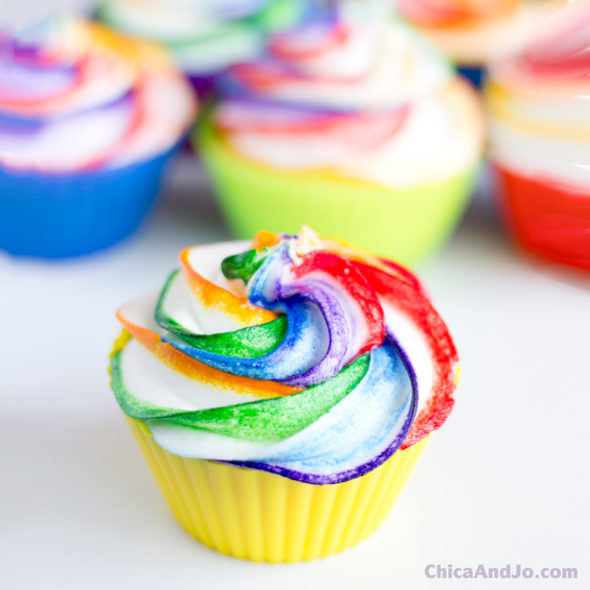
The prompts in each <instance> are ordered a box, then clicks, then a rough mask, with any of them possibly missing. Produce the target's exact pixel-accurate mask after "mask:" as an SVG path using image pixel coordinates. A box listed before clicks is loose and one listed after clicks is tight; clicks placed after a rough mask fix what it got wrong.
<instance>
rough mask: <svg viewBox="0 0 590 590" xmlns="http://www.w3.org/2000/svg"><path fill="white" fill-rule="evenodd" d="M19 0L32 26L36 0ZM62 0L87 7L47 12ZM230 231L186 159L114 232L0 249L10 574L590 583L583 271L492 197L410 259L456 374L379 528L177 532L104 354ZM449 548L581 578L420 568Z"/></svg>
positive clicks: (227, 582) (283, 581)
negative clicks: (443, 240) (56, 249)
mask: <svg viewBox="0 0 590 590" xmlns="http://www.w3.org/2000/svg"><path fill="white" fill-rule="evenodd" d="M0 1H1V2H2V9H1V10H4V3H5V2H6V0H0ZM11 2H12V0H8V6H9V10H8V15H9V17H11V19H12V21H18V20H19V19H21V21H22V18H23V15H24V14H25V12H26V10H25V9H24V8H27V4H26V3H24V8H23V9H22V10H21V8H20V7H19V6H17V4H20V5H22V4H23V2H21V3H17V2H13V3H12V4H11ZM29 4H31V6H32V3H31V2H29ZM67 4H70V5H75V4H78V5H80V4H83V3H82V2H75V1H73V0H70V1H69V2H68V1H67V0H61V2H60V1H55V2H48V3H46V4H45V3H44V8H43V10H46V9H47V7H48V6H49V5H53V6H56V5H67ZM31 6H28V9H29V12H31V11H32V8H31ZM11 11H12V12H11ZM33 12H34V11H33ZM5 18H6V17H5V14H3V13H2V12H0V20H1V19H5ZM27 18H28V17H27ZM9 20H10V19H9ZM229 237H230V234H229V232H228V230H227V228H226V226H225V225H224V223H223V221H222V219H221V217H220V214H219V211H218V209H217V207H216V205H215V201H214V199H213V198H212V196H211V194H210V193H209V191H208V189H207V188H206V185H205V184H204V183H203V180H202V177H201V176H200V175H199V174H198V173H197V171H196V169H195V168H194V166H193V165H192V164H191V162H190V161H184V162H182V163H179V164H178V165H177V167H176V170H175V171H174V179H173V181H172V184H171V185H170V186H169V188H168V190H167V191H166V194H165V195H164V198H163V200H162V203H161V206H160V207H159V208H158V210H157V211H156V214H155V215H154V216H153V217H152V218H151V219H150V221H149V222H148V223H147V224H146V225H145V226H144V228H143V229H142V231H140V232H139V233H138V234H137V235H136V236H135V237H133V238H132V239H130V240H128V241H126V242H125V243H123V244H121V245H120V246H118V247H116V248H113V249H111V250H108V251H106V252H104V253H101V254H97V255H94V256H90V257H86V258H80V259H78V260H72V261H67V262H52V263H47V262H40V261H34V260H27V259H17V258H12V257H9V256H6V255H5V254H2V253H0V309H2V337H1V339H0V373H1V375H0V377H1V379H0V401H1V404H2V405H1V409H0V417H1V422H0V424H1V427H0V459H1V465H2V470H1V471H0V473H1V476H0V588H6V589H12V588H15V589H38V588H58V589H60V590H61V589H63V590H66V589H77V590H79V589H83V590H86V589H95V588H96V589H106V588H112V589H119V588H125V589H126V588H133V589H134V588H141V589H142V590H151V589H160V588H166V589H172V590H184V589H188V588H190V589H195V588H203V589H208V588H216V589H225V588H240V589H243V590H247V589H266V588H277V587H278V588H280V589H281V590H288V589H291V588H293V589H295V588H297V589H300V588H302V587H303V588H309V589H310V590H311V589H315V588H326V587H329V586H330V585H331V586H334V587H336V586H337V587H339V588H344V589H347V588H359V587H362V588H366V589H373V588H376V589H381V588H383V589H387V590H391V589H397V588H400V589H401V588H403V589H412V590H413V589H421V588H425V589H436V588H470V589H471V588H477V587H479V586H480V585H481V587H482V588H484V587H494V588H506V589H509V588H535V589H536V588H542V589H544V588H551V589H553V588H560V589H561V588H563V589H569V588H572V589H573V588H588V587H590V581H589V580H590V573H589V568H590V563H589V562H590V559H589V556H590V534H589V531H590V510H589V507H588V501H589V496H590V471H589V464H590V461H589V460H590V452H589V449H590V428H589V419H588V417H589V416H590V379H589V372H590V335H589V327H590V275H584V274H582V273H579V274H578V273H575V272H568V271H564V270H561V269H556V268H555V267H552V266H549V265H545V264H542V263H537V262H532V261H530V260H528V259H526V258H524V257H522V256H520V255H519V254H518V253H517V252H515V250H514V249H513V248H512V247H511V245H510V243H509V242H508V241H507V240H506V238H505V237H504V236H503V233H502V231H501V228H500V227H499V225H498V223H497V221H496V219H495V217H494V214H493V211H492V209H491V207H490V205H489V195H485V194H482V195H479V197H478V198H477V199H476V200H475V201H474V203H473V204H472V206H471V207H470V209H469V211H468V213H467V215H466V217H465V219H464V220H463V222H462V224H461V225H460V227H459V229H458V231H457V232H456V233H455V235H454V236H453V238H452V239H451V241H450V242H449V243H448V244H447V246H446V247H445V248H444V249H443V250H442V251H441V252H439V254H438V255H437V256H436V257H434V258H432V259H431V260H429V261H427V262H425V263H423V264H422V265H420V266H419V267H418V269H417V270H418V274H419V275H420V276H421V278H422V279H423V281H424V283H425V284H426V286H427V288H428V289H429V291H430V292H431V294H432V296H433V299H434V301H435V303H436V305H437V307H438V309H439V310H440V312H441V313H442V315H443V316H444V318H445V319H446V320H447V322H448V324H449V326H450V328H451V330H452V333H453V335H454V337H455V339H456V343H457V345H458V348H459V351H460V355H461V358H462V366H463V371H462V379H461V385H460V388H459V390H458V392H457V396H456V397H457V404H456V407H455V409H454V411H453V413H452V415H451V417H450V419H449V420H448V423H447V424H446V425H445V427H444V428H443V429H442V430H440V431H439V432H438V433H436V434H435V435H434V436H433V437H432V438H433V440H432V442H431V444H430V446H429V447H427V449H426V451H425V453H424V456H423V457H422V459H421V460H420V462H419V463H418V465H417V467H416V470H415V472H414V473H413V474H412V477H411V478H410V480H409V482H408V484H407V486H406V487H405V489H404V490H403V492H402V495H401V496H400V498H399V500H398V502H397V504H396V506H395V507H394V510H393V511H392V512H391V514H390V515H389V516H388V518H387V519H386V521H385V522H384V524H383V525H382V527H381V528H380V529H379V530H378V531H377V532H376V533H375V534H374V535H373V536H371V537H370V538H369V539H368V540H367V541H364V542H363V543H361V544H360V545H358V546H357V547H355V548H352V549H350V550H348V551H346V552H344V553H342V554H340V555H335V556H332V557H330V558H328V559H324V560H319V561H315V562H311V563H303V564H295V565H267V564H253V563H250V562H245V561H240V560H236V559H232V558H229V557H225V556H222V555H219V554H217V553H215V552H214V551H211V550H209V549H207V548H205V547H204V546H202V545H200V544H199V543H197V542H196V541H194V540H193V539H192V538H191V537H189V536H188V535H187V534H186V533H184V532H183V530H182V529H181V528H180V526H178V525H177V523H176V522H175V521H174V519H173V517H172V515H171V513H170V512H169V510H168V508H167V506H166V505H165V503H164V500H163V498H162V496H161V494H160V492H159V490H158V489H157V487H156V483H155V480H154V479H153V477H152V475H151V473H150V472H149V469H148V467H147V465H146V464H145V462H144V460H143V458H142V456H141V455H140V452H139V449H138V448H137V447H136V443H135V442H134V440H133V438H132V435H131V433H130V432H129V431H128V428H127V426H126V424H125V421H124V419H123V417H122V415H121V412H120V410H119V409H118V406H117V404H116V402H115V401H114V398H113V396H112V394H111V392H110V390H109V385H108V377H107V373H106V367H107V355H108V353H109V350H110V347H111V342H112V340H113V338H114V337H115V336H116V335H117V334H118V331H119V326H118V325H117V322H116V320H115V318H114V312H115V310H116V308H117V307H118V306H119V305H120V304H121V303H122V302H124V301H126V300H127V299H129V298H131V297H133V296H135V295H138V294H141V293H144V292H146V291H148V290H153V289H155V288H158V287H159V286H161V284H162V281H163V279H164V277H165V276H166V275H167V273H168V271H169V270H170V269H171V268H173V267H174V266H175V264H176V263H177V262H176V260H177V259H176V255H177V253H178V251H179V250H180V249H182V248H183V247H185V246H187V245H189V244H193V243H201V242H209V241H216V240H220V239H227V238H229ZM438 563H440V564H442V565H444V566H446V565H448V564H453V566H456V567H473V568H475V567H477V565H478V564H480V563H481V564H484V565H485V566H486V567H502V566H504V565H505V564H507V563H509V564H511V565H512V566H514V565H516V564H521V566H522V567H531V568H533V569H534V570H535V572H539V571H540V569H541V568H543V567H560V568H561V567H576V568H577V569H578V579H577V580H557V581H552V580H540V579H535V578H533V579H532V580H523V579H518V580H495V581H494V580H476V581H473V582H466V581H461V580H451V581H449V580H431V579H428V578H427V577H426V576H425V571H424V570H425V567H426V566H427V565H428V564H438Z"/></svg>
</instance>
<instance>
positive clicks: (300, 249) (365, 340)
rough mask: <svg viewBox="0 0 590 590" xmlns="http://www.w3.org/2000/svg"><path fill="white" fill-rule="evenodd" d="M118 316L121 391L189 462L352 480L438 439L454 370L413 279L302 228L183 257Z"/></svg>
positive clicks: (115, 360) (451, 353)
mask: <svg viewBox="0 0 590 590" xmlns="http://www.w3.org/2000/svg"><path fill="white" fill-rule="evenodd" d="M180 260H181V263H182V269H181V270H176V271H174V272H173V273H172V274H171V275H170V277H169V278H168V280H167V282H166V284H165V286H164V288H163V289H162V291H161V292H160V294H159V295H158V294H155V295H153V296H147V297H143V298H140V299H138V300H136V301H134V302H131V303H129V304H127V305H125V306H123V307H122V308H121V309H120V310H119V312H118V318H119V320H120V321H121V323H122V324H123V326H124V328H125V330H126V331H125V332H124V335H123V336H122V340H121V341H120V342H119V345H118V346H117V347H116V352H115V353H114V354H113V356H112V359H111V370H112V386H113V390H114V392H115V396H116V398H117V401H118V403H119V404H120V406H121V408H122V409H123V411H124V412H125V413H126V414H127V415H128V416H130V417H132V418H135V419H138V420H141V421H143V423H144V424H145V426H146V427H147V428H148V429H149V431H150V432H151V435H152V436H153V438H154V439H155V441H156V442H157V443H158V444H159V445H160V446H161V447H163V448H164V449H166V450H168V451H170V452H171V453H173V454H176V455H179V456H183V457H194V458H202V459H211V460H215V461H221V462H229V463H231V464H234V465H239V466H243V467H248V468H251V469H257V470H263V471H268V472H272V473H277V474H280V475H283V476H285V477H287V478H290V479H294V480H298V481H302V482H306V483H312V484H327V483H338V482H344V481H347V480H350V479H353V478H355V477H359V476H361V475H363V474H364V473H367V472H369V471H371V470H372V469H374V468H376V467H377V466H378V465H380V464H381V463H383V462H384V461H386V460H387V459H388V458H389V457H390V456H391V455H392V454H393V453H395V452H396V451H398V449H403V448H406V447H409V446H411V445H413V444H414V443H416V442H417V441H418V440H420V439H422V438H423V437H425V436H426V435H427V434H428V433H429V432H431V431H432V430H433V429H436V428H438V427H439V426H440V425H441V424H442V423H443V422H444V421H445V419H446V418H447V416H448V414H449V412H450V410H451V408H452V405H453V392H454V389H455V381H456V372H457V368H458V359H457V354H456V350H455V347H454V345H453V341H452V339H451V337H450V335H449V333H448V330H447V328H446V326H445V324H444V322H443V321H442V319H441V318H440V316H439V315H438V314H437V312H436V311H435V310H434V308H433V307H432V304H431V303H430V301H429V299H428V297H427V296H426V294H425V292H424V290H423V288H422V287H421V285H420V283H419V282H418V281H417V279H416V278H415V277H414V276H413V275H412V274H411V273H409V272H408V271H407V270H405V269H404V268H402V267H400V266H398V265H396V264H394V263H392V262H390V261H387V260H382V259H378V258H375V257H373V256H371V255H369V254H366V253H363V252H360V251H357V250H355V249H353V248H352V247H350V246H347V245H344V244H342V243H340V242H336V241H333V240H326V239H322V238H320V237H319V236H318V235H317V234H315V233H314V232H313V231H311V230H309V229H308V228H304V229H303V230H302V231H301V232H300V233H299V234H298V235H295V236H289V235H275V234H270V233H267V232H261V233H259V234H258V236H257V237H256V239H255V240H254V243H253V244H252V245H251V246H250V248H249V249H248V244H247V243H242V242H228V243H221V244H216V245H206V246H195V247H193V248H189V249H187V250H185V251H183V252H182V253H181V254H180Z"/></svg>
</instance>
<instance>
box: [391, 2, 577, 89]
mask: <svg viewBox="0 0 590 590" xmlns="http://www.w3.org/2000/svg"><path fill="white" fill-rule="evenodd" d="M566 2H567V0H494V1H490V0H397V5H398V8H399V11H400V13H401V14H402V16H403V17H404V18H406V19H407V20H409V21H410V22H411V23H413V24H414V25H416V26H417V27H419V28H420V29H421V30H422V31H424V32H425V33H426V34H427V35H428V36H429V37H430V38H431V39H432V40H433V41H434V42H435V43H436V44H437V46H438V47H440V49H441V50H442V51H444V52H445V53H446V54H447V55H448V56H449V57H450V58H451V59H452V60H453V61H454V62H455V63H457V64H458V66H459V67H460V71H461V72H462V73H463V74H464V75H466V76H467V77H468V78H469V79H470V80H471V81H472V82H473V83H474V84H475V85H476V86H480V85H481V83H482V77H483V71H484V68H485V66H486V65H487V64H488V63H490V62H492V61H494V60H497V59H499V58H504V57H507V56H509V55H511V54H513V53H515V52H517V51H518V49H519V48H520V47H523V45H524V44H526V43H527V40H528V39H530V38H531V37H532V36H534V35H535V34H536V33H537V32H538V29H539V27H540V26H544V25H547V24H549V23H550V20H548V19H549V17H551V16H552V15H553V14H554V13H555V11H556V10H557V9H558V8H560V7H562V6H563V5H564V4H566Z"/></svg>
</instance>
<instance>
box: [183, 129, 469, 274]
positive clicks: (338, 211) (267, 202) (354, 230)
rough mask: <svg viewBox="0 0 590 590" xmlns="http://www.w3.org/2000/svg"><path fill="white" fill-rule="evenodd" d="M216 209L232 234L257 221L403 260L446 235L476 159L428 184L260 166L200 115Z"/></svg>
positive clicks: (245, 234) (248, 230) (245, 232)
mask: <svg viewBox="0 0 590 590" xmlns="http://www.w3.org/2000/svg"><path fill="white" fill-rule="evenodd" d="M195 140H196V143H197V146H198V152H199V156H200V158H201V160H202V161H203V163H204V164H205V168H206V169H207V172H208V175H209V177H210V179H211V181H212V184H213V186H214V188H215V189H216V193H217V196H218V197H219V201H220V204H221V207H222V210H223V213H224V215H225V217H226V219H227V221H228V223H229V225H230V227H231V229H232V230H233V232H234V234H235V235H236V236H237V237H239V238H245V239H247V238H252V237H253V236H254V235H255V234H256V232H257V231H258V230H259V229H260V228H263V229H265V230H268V231H274V232H277V233H281V232H288V233H297V232H298V231H299V230H300V229H301V227H302V226H303V225H310V226H311V227H313V228H314V229H315V230H316V231H317V232H319V233H320V234H321V235H324V236H328V237H334V236H338V237H339V238H340V239H343V240H345V241H347V242H350V243H351V244H354V245H355V246H358V247H360V248H364V249H366V250H369V251H370V252H374V253H375V254H378V255H380V256H385V257H389V258H392V259H394V260H397V261H399V262H402V263H405V264H411V263H413V262H415V261H417V260H419V259H421V258H424V257H425V256H427V255H428V254H431V253H432V252H434V251H435V250H436V249H437V248H438V247H439V246H440V245H441V244H442V243H443V242H444V241H445V240H446V239H447V238H448V237H449V235H450V234H451V232H452V231H453V229H454V228H455V226H456V225H457V223H458V221H459V219H460V217H461V214H462V213H463V211H464V209H465V207H466V205H467V202H468V200H469V196H470V194H471V191H472V188H473V184H474V181H475V173H476V166H474V167H472V168H470V169H469V170H466V171H465V172H464V173H462V174H460V175H457V176H454V177H452V178H449V179H447V180H444V181H441V182H437V183H434V184H430V185H425V186H420V187H415V188H408V189H404V190H394V189H390V188H386V187H381V186H378V185H375V184H372V183H368V182H363V181H357V180H355V179H352V178H344V177H338V176H336V175H335V174H328V173H326V172H322V171H309V172H290V171H285V170H278V169H274V168H271V167H269V166H264V165H261V164H258V163H256V162H253V161H251V160H249V159H247V158H244V157H241V156H240V155H238V154H236V153H234V152H233V151H232V150H231V149H229V148H228V147H227V146H226V145H225V144H224V143H223V141H221V140H220V139H219V137H217V135H216V134H215V132H213V131H212V129H211V126H210V124H209V123H208V122H207V121H206V120H205V121H203V122H202V124H201V125H200V129H199V131H198V133H197V135H196V137H195Z"/></svg>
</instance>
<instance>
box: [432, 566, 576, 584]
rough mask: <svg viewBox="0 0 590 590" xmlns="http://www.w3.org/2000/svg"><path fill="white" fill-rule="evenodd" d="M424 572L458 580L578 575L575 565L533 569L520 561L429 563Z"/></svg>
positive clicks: (564, 578) (569, 576) (554, 578)
mask: <svg viewBox="0 0 590 590" xmlns="http://www.w3.org/2000/svg"><path fill="white" fill-rule="evenodd" d="M424 574H425V575H426V577H427V578H431V579H433V580H444V579H451V580H458V579H482V580H484V579H485V580H487V579H490V578H498V579H512V580H514V579H517V578H522V579H530V578H545V579H551V580H567V579H572V580H573V579H576V578H577V577H578V568H576V567H543V568H537V569H533V568H531V567H525V566H523V565H521V564H520V563H515V564H509V563H507V564H506V565H504V566H501V567H488V566H485V565H484V564H482V563H479V564H477V565H476V566H475V567H464V566H456V565H453V564H451V563H449V564H448V565H442V564H440V563H429V564H427V565H426V567H425V568H424Z"/></svg>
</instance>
